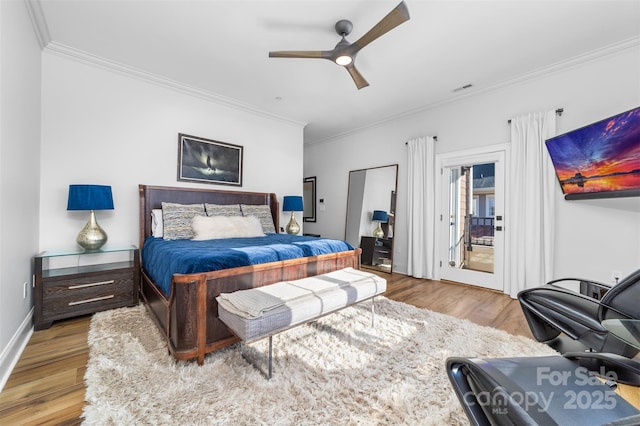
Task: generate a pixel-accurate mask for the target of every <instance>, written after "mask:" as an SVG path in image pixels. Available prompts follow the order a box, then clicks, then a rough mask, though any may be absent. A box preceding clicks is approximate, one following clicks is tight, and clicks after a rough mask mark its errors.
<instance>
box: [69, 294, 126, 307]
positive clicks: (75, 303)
mask: <svg viewBox="0 0 640 426" xmlns="http://www.w3.org/2000/svg"><path fill="white" fill-rule="evenodd" d="M114 297H115V295H113V294H110V295H109V296H102V297H94V298H93V299H86V300H78V301H77V302H69V306H75V305H82V304H84V303H91V302H98V301H100V300H107V299H113V298H114Z"/></svg>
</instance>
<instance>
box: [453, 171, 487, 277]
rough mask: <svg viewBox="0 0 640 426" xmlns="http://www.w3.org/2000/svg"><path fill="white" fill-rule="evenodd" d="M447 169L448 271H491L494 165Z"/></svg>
mask: <svg viewBox="0 0 640 426" xmlns="http://www.w3.org/2000/svg"><path fill="white" fill-rule="evenodd" d="M448 170H449V212H448V214H449V250H448V251H449V261H448V264H447V266H448V267H449V268H456V269H467V270H472V271H477V272H484V273H490V274H492V273H493V271H494V246H493V237H494V221H495V216H494V215H495V164H494V163H484V164H473V165H468V166H459V167H451V168H449V169H448Z"/></svg>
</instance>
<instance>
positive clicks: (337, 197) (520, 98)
mask: <svg viewBox="0 0 640 426" xmlns="http://www.w3.org/2000/svg"><path fill="white" fill-rule="evenodd" d="M638 105H640V48H638V47H637V46H636V47H633V48H629V49H625V50H622V51H620V52H611V53H609V55H607V56H603V57H600V58H599V59H592V60H590V61H584V62H583V63H581V64H579V65H577V64H576V63H575V62H574V63H573V64H572V65H571V66H567V67H564V68H563V69H557V70H555V71H554V72H552V73H551V72H550V73H547V74H546V75H544V76H538V77H535V78H533V77H532V78H530V79H527V80H525V81H521V82H519V83H513V84H511V85H505V86H503V87H499V88H494V89H493V90H487V91H485V92H483V93H477V94H470V95H467V96H465V97H461V98H460V99H459V100H457V101H454V102H450V103H446V104H443V105H440V106H434V107H433V108H431V109H426V110H424V111H421V112H418V113H415V114H413V115H408V116H404V117H401V118H398V119H396V120H393V121H390V122H385V123H381V124H380V125H378V126H376V127H371V128H367V129H363V130H361V131H359V132H355V133H352V134H349V135H345V136H343V137H339V138H336V139H333V140H330V141H326V142H320V143H317V144H313V145H307V146H305V152H304V158H305V168H304V174H305V176H317V187H318V198H324V199H325V201H326V202H325V210H324V211H318V213H317V222H316V223H308V224H307V228H306V231H307V232H313V233H318V234H322V235H323V236H328V237H335V238H341V237H344V220H345V213H346V212H345V210H346V196H347V182H348V173H349V170H354V169H361V168H366V167H374V166H380V165H385V164H390V163H398V164H399V170H398V173H399V174H398V199H397V216H396V220H397V225H396V229H395V232H396V233H395V238H396V241H395V243H394V247H395V253H394V271H396V272H400V273H406V270H407V269H406V268H407V258H406V247H407V231H406V203H407V200H406V188H407V176H406V174H407V158H406V155H407V151H406V147H405V141H407V140H408V139H411V138H414V137H417V136H423V135H434V136H438V142H437V143H436V154H442V153H448V152H454V151H464V150H466V149H472V148H475V147H479V146H488V145H496V144H501V143H508V142H509V126H508V124H507V120H508V119H510V118H511V117H514V116H517V115H519V114H524V113H528V112H533V111H540V110H546V109H556V108H559V107H562V108H564V111H565V113H564V115H563V116H562V117H559V118H558V126H557V133H558V134H560V133H564V132H566V131H569V130H572V129H575V128H578V127H581V126H584V125H586V124H589V123H592V122H594V121H597V120H599V119H602V118H606V117H609V116H611V115H614V114H617V113H619V112H622V111H625V110H628V109H631V108H633V107H637V106H638ZM507 196H508V195H507ZM557 220H558V222H557V238H556V265H555V276H557V277H561V276H579V277H589V278H592V279H596V280H600V281H606V282H611V272H612V271H614V270H615V271H619V272H621V273H622V274H623V275H624V274H628V273H630V272H632V271H634V270H636V269H638V268H640V245H639V244H638V241H639V240H640V198H626V199H602V200H590V201H565V200H564V199H561V200H559V201H558V207H557Z"/></svg>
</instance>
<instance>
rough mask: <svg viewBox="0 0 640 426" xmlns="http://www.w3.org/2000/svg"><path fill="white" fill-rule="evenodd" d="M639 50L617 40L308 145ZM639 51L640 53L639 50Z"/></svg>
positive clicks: (633, 41)
mask: <svg viewBox="0 0 640 426" xmlns="http://www.w3.org/2000/svg"><path fill="white" fill-rule="evenodd" d="M634 48H635V49H637V48H640V37H632V38H630V39H627V40H623V41H621V42H619V43H615V44H612V45H609V46H606V47H603V48H601V49H596V50H592V51H590V52H587V53H585V54H582V55H578V56H574V57H572V58H569V59H566V60H564V61H561V62H557V63H555V64H552V65H549V66H546V67H542V68H538V69H536V70H534V71H530V72H528V73H524V74H521V75H519V76H516V77H514V78H511V79H507V80H504V81H501V82H498V83H495V84H491V85H489V86H486V87H483V88H474V89H472V90H469V91H468V92H462V93H461V94H458V95H455V96H453V97H450V98H447V99H441V100H438V101H435V102H432V103H429V104H426V105H422V106H420V107H417V108H413V109H409V110H406V111H403V112H400V113H398V114H394V115H390V116H388V117H386V118H384V119H382V120H378V121H376V122H375V123H369V124H365V125H362V126H359V127H357V128H354V129H350V130H347V131H345V132H341V133H336V134H335V135H332V136H328V137H326V138H323V139H318V140H315V141H306V140H305V145H312V144H321V143H326V142H332V141H335V140H338V139H342V138H344V137H347V136H350V135H353V134H356V133H359V132H361V131H363V130H366V129H371V128H375V127H379V126H382V125H384V124H386V123H389V122H391V121H395V120H399V119H401V118H405V117H409V116H412V115H415V114H419V113H422V112H425V111H428V110H432V109H435V108H439V107H441V106H443V105H447V104H451V103H454V102H458V101H460V100H462V99H465V98H469V97H472V96H478V95H481V94H485V93H488V92H493V91H495V90H498V89H501V88H503V87H509V86H515V85H518V84H522V83H525V82H528V81H533V80H536V79H539V78H542V77H547V76H550V75H553V74H558V73H561V72H564V71H567V70H570V69H573V68H577V67H580V66H583V65H585V64H588V63H591V62H596V61H600V60H602V59H606V58H608V57H612V56H616V55H618V54H620V53H624V52H625V51H627V50H630V49H634ZM638 53H639V54H640V52H638Z"/></svg>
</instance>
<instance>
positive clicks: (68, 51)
mask: <svg viewBox="0 0 640 426" xmlns="http://www.w3.org/2000/svg"><path fill="white" fill-rule="evenodd" d="M44 51H45V52H47V53H51V54H54V55H56V56H61V57H65V58H70V59H73V60H76V61H78V62H81V63H84V64H87V65H90V66H93V67H96V68H100V69H103V70H107V71H110V72H114V73H116V74H120V75H124V76H127V77H130V78H134V79H136V80H141V81H144V82H147V83H151V84H154V85H156V86H160V87H163V88H166V89H170V90H173V91H176V92H180V93H183V94H186V95H189V96H193V97H196V98H200V99H204V100H205V101H209V102H212V103H215V104H219V105H223V106H225V107H228V108H232V109H235V110H238V111H242V112H247V113H250V114H253V115H257V116H260V117H263V118H268V119H270V120H276V121H281V122H284V123H287V124H291V125H294V126H298V127H304V126H306V125H307V123H306V122H302V121H297V120H293V119H290V118H287V117H284V116H281V115H277V114H272V113H270V112H267V111H263V110H261V109H258V108H255V107H253V106H251V105H248V104H245V103H242V102H240V101H237V100H235V99H231V98H227V97H224V96H221V95H218V94H215V93H211V92H208V91H206V90H202V89H199V88H197V87H194V86H190V85H188V84H184V83H181V82H179V81H176V80H172V79H170V78H166V77H163V76H160V75H158V74H153V73H150V72H146V71H142V70H140V69H138V68H134V67H131V66H128V65H125V64H121V63H118V62H115V61H111V60H109V59H105V58H103V57H100V56H97V55H92V54H90V53H87V52H85V51H82V50H79V49H75V48H73V47H70V46H67V45H64V44H62V43H58V42H56V41H50V42H49V43H48V44H47V45H46V47H45V48H44Z"/></svg>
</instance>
